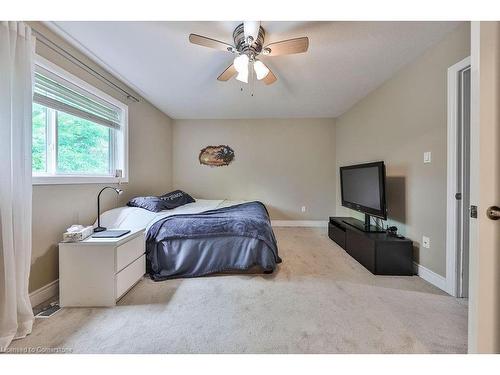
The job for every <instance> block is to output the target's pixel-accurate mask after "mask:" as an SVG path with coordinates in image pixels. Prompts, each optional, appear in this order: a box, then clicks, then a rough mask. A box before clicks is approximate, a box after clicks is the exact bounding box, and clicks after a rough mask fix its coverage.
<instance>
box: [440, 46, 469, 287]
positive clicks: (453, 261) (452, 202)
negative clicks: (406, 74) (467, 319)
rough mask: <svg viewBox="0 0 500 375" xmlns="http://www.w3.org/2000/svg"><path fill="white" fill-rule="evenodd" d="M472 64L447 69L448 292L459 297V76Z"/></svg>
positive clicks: (455, 65) (462, 61) (464, 60)
mask: <svg viewBox="0 0 500 375" xmlns="http://www.w3.org/2000/svg"><path fill="white" fill-rule="evenodd" d="M470 65H471V57H470V56H468V57H466V58H465V59H463V60H461V61H459V62H457V63H456V64H454V65H452V66H450V67H449V68H448V107H447V112H448V119H447V123H448V124H447V137H448V140H447V173H446V292H447V293H448V294H451V295H452V296H454V297H456V296H457V295H458V288H457V286H458V285H457V280H458V274H459V272H460V270H459V269H458V267H459V264H460V262H459V260H458V257H459V253H458V251H457V231H458V225H457V216H458V209H457V201H456V199H455V193H456V192H457V191H458V189H459V186H458V184H457V166H458V158H457V154H458V116H457V114H458V91H459V89H460V87H459V78H458V73H459V72H460V71H462V70H463V69H465V68H467V67H469V66H470Z"/></svg>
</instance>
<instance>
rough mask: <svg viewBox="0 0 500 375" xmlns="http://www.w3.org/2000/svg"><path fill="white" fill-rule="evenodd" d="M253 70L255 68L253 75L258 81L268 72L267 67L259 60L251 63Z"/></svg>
mask: <svg viewBox="0 0 500 375" xmlns="http://www.w3.org/2000/svg"><path fill="white" fill-rule="evenodd" d="M253 70H255V76H256V77H257V79H258V80H259V81H260V80H261V79H264V78H266V76H267V75H268V74H269V68H268V67H267V66H266V65H265V64H264V63H263V62H262V61H260V60H256V61H255V62H254V63H253Z"/></svg>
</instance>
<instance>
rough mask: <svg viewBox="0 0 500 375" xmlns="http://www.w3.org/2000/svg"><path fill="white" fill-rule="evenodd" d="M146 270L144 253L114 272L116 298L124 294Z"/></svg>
mask: <svg viewBox="0 0 500 375" xmlns="http://www.w3.org/2000/svg"><path fill="white" fill-rule="evenodd" d="M145 272H146V255H143V256H142V257H140V258H139V259H137V260H136V261H135V262H133V263H132V264H130V265H129V266H128V267H126V268H125V269H123V270H121V271H120V272H119V273H118V274H116V299H118V298H120V297H121V296H122V295H124V294H125V293H126V292H127V291H128V290H129V289H130V288H132V287H133V286H134V285H135V283H137V282H138V281H139V280H140V279H141V278H142V276H144V273H145Z"/></svg>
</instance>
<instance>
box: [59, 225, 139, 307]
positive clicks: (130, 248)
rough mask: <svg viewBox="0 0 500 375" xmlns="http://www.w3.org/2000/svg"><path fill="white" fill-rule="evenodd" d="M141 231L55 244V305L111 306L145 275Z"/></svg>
mask: <svg viewBox="0 0 500 375" xmlns="http://www.w3.org/2000/svg"><path fill="white" fill-rule="evenodd" d="M144 252H145V239H144V229H141V230H136V231H132V232H131V233H129V234H126V235H125V236H122V237H119V238H92V237H89V238H87V239H85V240H83V241H80V242H62V243H60V244H59V303H60V305H61V306H62V307H70V306H114V305H115V304H116V301H117V300H118V299H120V298H121V297H122V296H123V295H124V294H125V293H127V292H128V291H129V290H130V289H131V288H132V287H133V286H134V285H135V284H136V283H137V282H138V281H139V280H140V279H141V278H142V277H143V276H144V274H145V273H146V255H145V254H144Z"/></svg>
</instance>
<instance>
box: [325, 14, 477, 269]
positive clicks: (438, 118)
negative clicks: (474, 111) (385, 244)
mask: <svg viewBox="0 0 500 375" xmlns="http://www.w3.org/2000/svg"><path fill="white" fill-rule="evenodd" d="M469 30H470V26H469V23H466V24H463V25H461V26H459V27H458V28H457V29H455V30H454V31H452V32H451V33H450V34H448V35H447V36H446V37H445V39H444V40H443V41H441V42H440V43H438V44H437V45H435V46H434V47H432V48H430V49H429V50H427V51H426V52H425V53H424V54H423V55H422V56H421V57H419V58H418V59H417V60H415V61H414V62H413V63H411V64H410V65H408V66H406V67H405V68H403V69H402V70H401V71H400V72H398V73H397V74H396V75H395V76H394V77H393V78H391V79H390V80H388V81H386V82H385V83H384V84H383V85H382V86H381V87H379V88H378V89H377V90H375V91H373V92H372V93H370V94H369V95H368V96H367V97H365V98H364V99H363V100H361V101H360V102H358V103H357V104H356V105H355V106H354V107H353V108H351V109H350V110H349V111H347V112H346V113H345V114H343V115H342V116H340V117H339V118H338V119H337V120H336V136H335V138H336V144H335V151H336V161H337V167H339V166H342V165H348V164H352V163H358V162H367V161H377V160H384V161H385V162H386V167H387V176H388V177H387V185H388V186H387V200H388V210H389V218H390V219H391V222H394V225H396V226H397V227H398V228H399V231H400V232H402V233H403V234H405V235H406V236H408V237H409V238H411V239H412V240H413V241H414V243H415V244H416V247H417V248H416V254H415V255H416V261H417V262H419V263H420V264H421V265H423V266H424V267H427V268H429V269H430V270H432V271H434V272H436V273H438V274H440V275H442V276H445V271H446V256H445V255H446V254H445V251H446V249H445V239H446V147H447V146H446V127H447V123H446V122H447V114H446V111H447V69H448V67H449V66H451V65H453V64H455V63H456V62H458V61H460V60H462V59H463V58H465V57H467V56H469V54H470V31H469ZM425 151H431V152H432V163H431V164H424V163H423V154H424V152H425ZM336 178H337V186H338V183H339V181H338V174H337V177H336ZM337 215H347V216H356V213H354V211H351V210H349V209H346V208H344V207H341V206H340V194H338V195H337ZM423 235H426V236H428V237H430V240H431V247H430V249H424V248H422V247H420V243H421V241H422V236H423Z"/></svg>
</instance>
